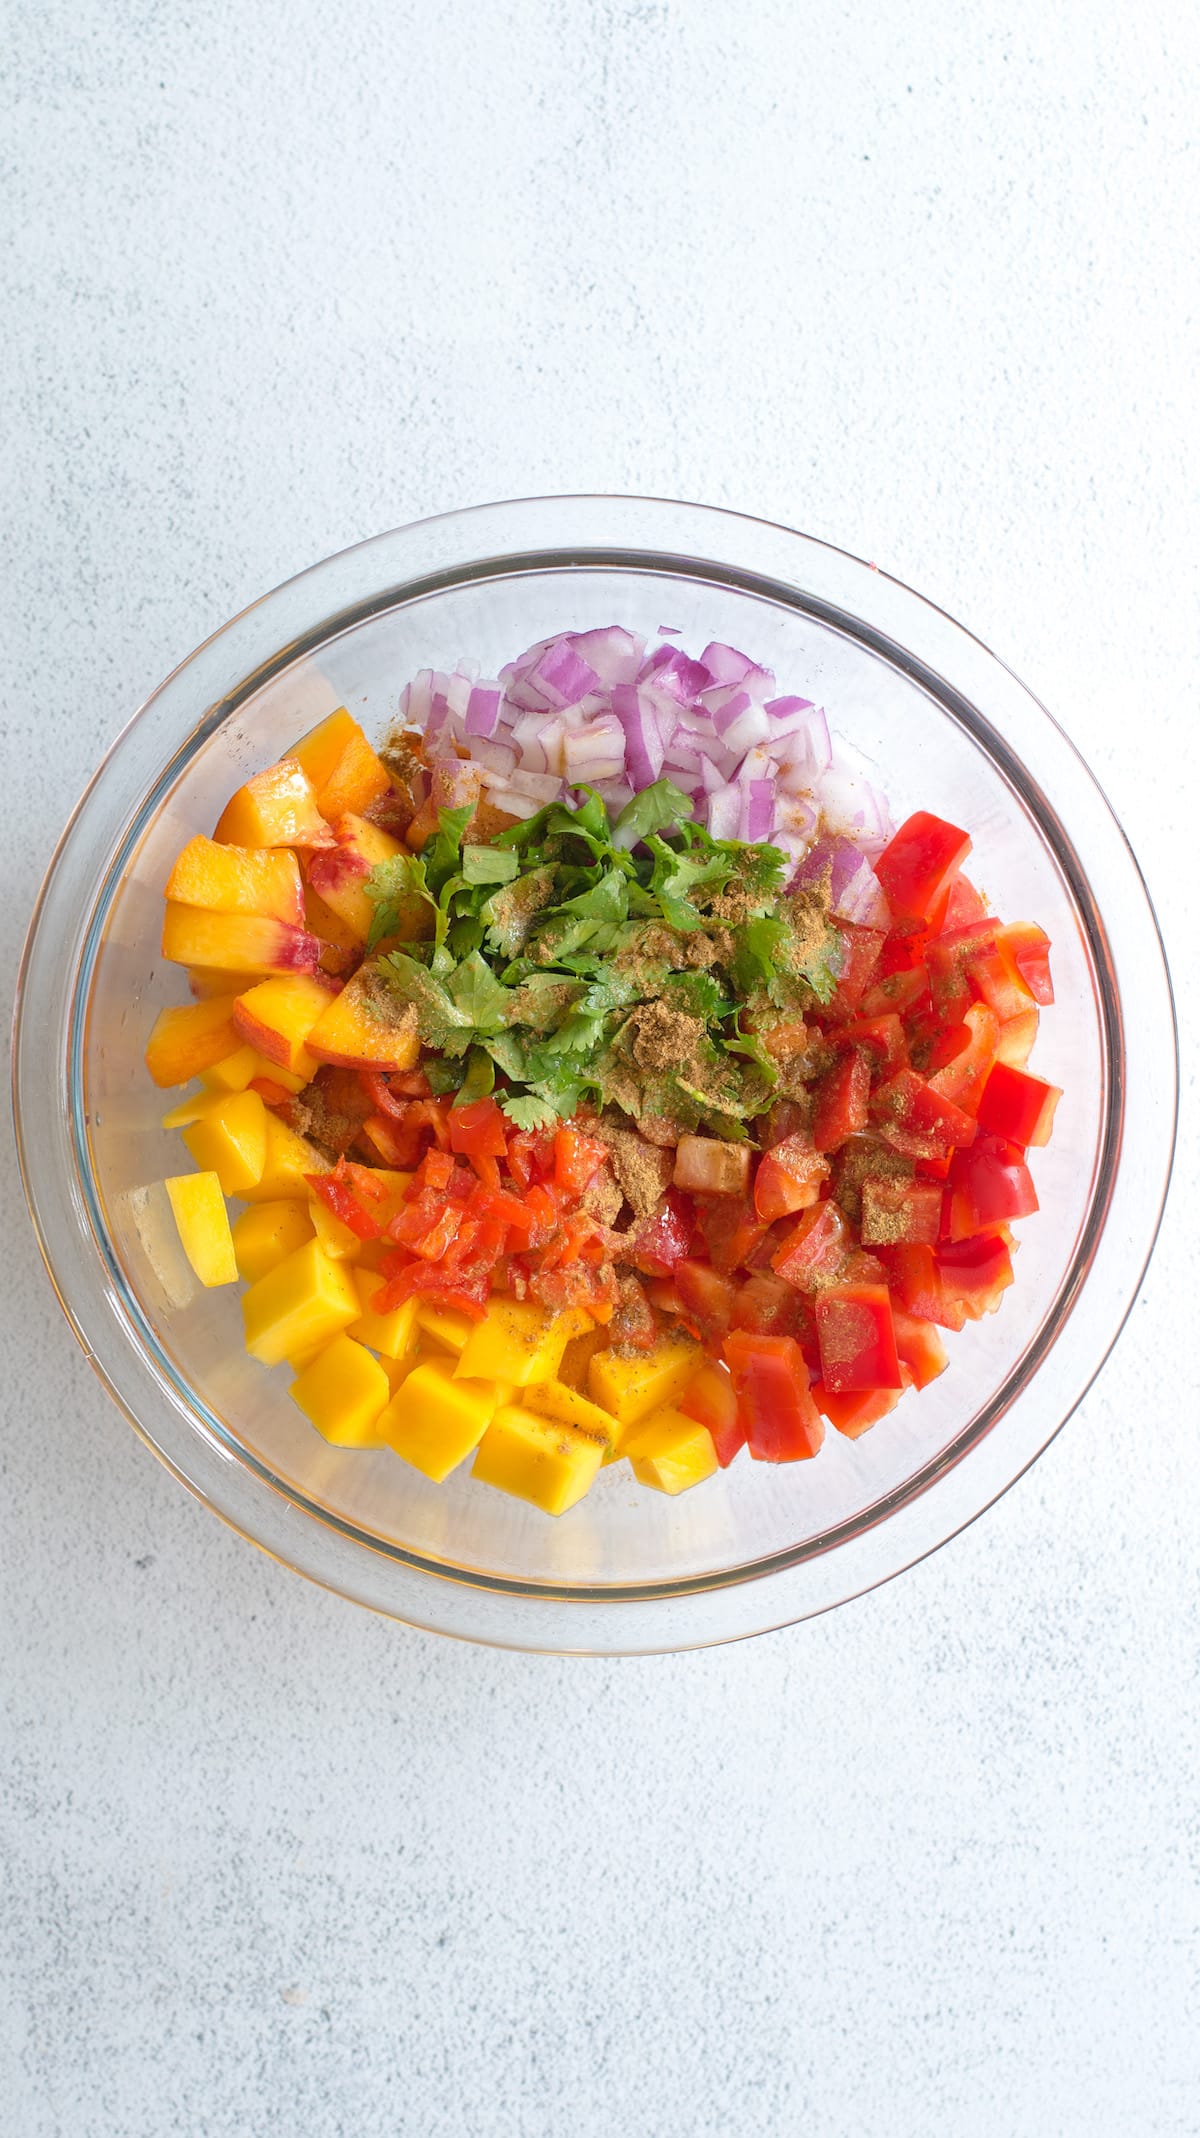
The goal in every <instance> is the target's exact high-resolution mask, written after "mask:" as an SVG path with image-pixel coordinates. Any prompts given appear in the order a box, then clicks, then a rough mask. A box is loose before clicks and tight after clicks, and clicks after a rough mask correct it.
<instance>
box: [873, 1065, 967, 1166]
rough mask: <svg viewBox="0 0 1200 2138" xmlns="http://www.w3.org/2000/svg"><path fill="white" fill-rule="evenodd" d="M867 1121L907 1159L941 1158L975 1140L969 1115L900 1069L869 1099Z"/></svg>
mask: <svg viewBox="0 0 1200 2138" xmlns="http://www.w3.org/2000/svg"><path fill="white" fill-rule="evenodd" d="M870 1118H871V1120H872V1122H873V1123H874V1126H875V1129H876V1132H877V1134H879V1135H880V1136H882V1138H883V1140H884V1142H885V1143H890V1144H891V1146H892V1149H893V1150H895V1151H901V1152H903V1153H904V1154H905V1155H906V1156H907V1157H909V1158H937V1157H941V1156H943V1155H944V1154H945V1153H946V1152H947V1151H950V1150H953V1149H955V1148H956V1147H957V1146H958V1145H959V1144H964V1143H973V1142H974V1140H975V1133H976V1130H975V1123H974V1121H973V1120H972V1119H971V1116H970V1114H967V1113H964V1112H963V1110H962V1108H961V1107H960V1106H955V1105H954V1104H953V1103H952V1102H951V1101H950V1100H949V1099H944V1098H943V1097H942V1095H941V1093H940V1092H938V1091H935V1090H934V1089H933V1087H932V1085H930V1084H927V1083H926V1082H925V1080H924V1078H923V1077H919V1076H918V1075H917V1072H916V1070H915V1069H901V1070H899V1071H898V1073H897V1074H896V1075H895V1076H894V1077H891V1078H889V1080H888V1082H887V1083H886V1084H881V1085H880V1086H879V1088H878V1090H876V1091H875V1092H874V1093H873V1094H872V1097H871V1104H870Z"/></svg>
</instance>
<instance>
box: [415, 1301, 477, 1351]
mask: <svg viewBox="0 0 1200 2138" xmlns="http://www.w3.org/2000/svg"><path fill="white" fill-rule="evenodd" d="M417 1322H418V1324H419V1326H420V1327H421V1328H422V1329H423V1330H424V1331H425V1333H426V1335H427V1336H432V1338H433V1340H434V1342H435V1343H436V1344H443V1345H444V1346H445V1348H446V1350H447V1351H454V1352H457V1353H459V1354H460V1355H461V1353H462V1348H463V1345H464V1344H465V1343H466V1341H467V1338H468V1336H469V1335H470V1334H471V1331H472V1329H473V1328H474V1327H475V1323H474V1322H473V1321H472V1320H471V1317H470V1315H469V1314H459V1313H456V1311H455V1309H454V1308H453V1307H435V1306H434V1305H433V1303H432V1301H431V1300H428V1299H421V1298H420V1297H419V1296H418V1299H417Z"/></svg>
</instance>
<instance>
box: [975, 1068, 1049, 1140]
mask: <svg viewBox="0 0 1200 2138" xmlns="http://www.w3.org/2000/svg"><path fill="white" fill-rule="evenodd" d="M1061 1097H1062V1092H1061V1091H1060V1090H1059V1088H1058V1086H1057V1085H1056V1084H1044V1083H1043V1082H1042V1079H1041V1077H1040V1076H1027V1075H1026V1073H1025V1071H1024V1070H1023V1069H1010V1068H1009V1066H1008V1064H1007V1063H1006V1062H998V1063H997V1064H996V1067H995V1068H994V1069H993V1070H992V1073H991V1075H990V1076H989V1078H988V1080H987V1083H986V1084H985V1086H984V1089H983V1095H982V1097H981V1099H980V1101H979V1122H980V1126H981V1127H983V1128H986V1129H990V1130H991V1132H992V1134H993V1135H995V1136H1002V1137H1004V1138H1005V1140H1006V1141H1007V1142H1009V1143H1019V1144H1022V1145H1023V1146H1025V1147H1026V1148H1027V1147H1028V1146H1029V1145H1030V1144H1032V1145H1034V1147H1035V1148H1039V1147H1040V1146H1041V1145H1042V1144H1045V1143H1049V1141H1050V1128H1051V1124H1052V1122H1053V1120H1054V1110H1055V1107H1056V1106H1057V1105H1058V1102H1059V1100H1060V1099H1061Z"/></svg>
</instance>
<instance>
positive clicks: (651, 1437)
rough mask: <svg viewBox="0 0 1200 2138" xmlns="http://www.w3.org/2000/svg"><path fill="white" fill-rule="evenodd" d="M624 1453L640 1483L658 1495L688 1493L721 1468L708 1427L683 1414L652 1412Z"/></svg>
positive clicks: (672, 1411)
mask: <svg viewBox="0 0 1200 2138" xmlns="http://www.w3.org/2000/svg"><path fill="white" fill-rule="evenodd" d="M622 1453H623V1454H625V1455H626V1456H628V1458H629V1462H630V1465H631V1467H632V1469H633V1474H634V1476H635V1477H636V1478H637V1481H638V1483H639V1484H640V1485H650V1486H652V1487H653V1489H654V1491H655V1492H669V1493H672V1494H674V1493H676V1492H686V1491H687V1489H688V1486H689V1485H699V1484H702V1483H703V1482H704V1479H705V1478H706V1477H711V1476H712V1475H713V1472H714V1471H715V1470H716V1469H717V1468H718V1464H717V1451H716V1449H715V1448H714V1446H713V1443H712V1434H711V1433H710V1432H709V1430H708V1428H707V1426H703V1425H698V1424H697V1422H696V1420H695V1419H694V1418H686V1417H685V1416H684V1414H683V1412H682V1411H681V1410H669V1409H668V1410H656V1411H652V1412H651V1414H650V1416H649V1417H648V1418H645V1419H643V1421H642V1423H641V1425H639V1426H636V1427H635V1428H634V1430H633V1431H632V1432H631V1433H629V1434H628V1436H627V1437H626V1439H625V1442H624V1445H623V1448H622Z"/></svg>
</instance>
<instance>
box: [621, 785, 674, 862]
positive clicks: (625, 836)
mask: <svg viewBox="0 0 1200 2138" xmlns="http://www.w3.org/2000/svg"><path fill="white" fill-rule="evenodd" d="M691 814H692V803H691V798H690V796H688V795H686V794H681V793H680V791H679V789H678V787H674V786H672V784H671V782H670V780H669V779H660V780H655V782H654V785H653V786H652V787H643V789H642V791H641V793H640V794H635V795H634V797H633V800H632V802H627V803H626V804H625V807H624V809H623V810H622V811H621V814H620V816H619V817H618V818H617V821H616V823H615V824H614V825H613V828H612V843H613V845H614V846H619V847H624V848H625V849H626V850H627V851H628V850H629V849H630V848H632V847H635V846H637V845H639V844H640V842H641V841H642V840H644V839H646V838H647V837H648V836H649V835H650V833H651V832H656V831H666V830H667V828H668V826H670V825H673V824H682V823H683V822H684V821H685V819H686V818H688V817H690V816H691Z"/></svg>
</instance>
